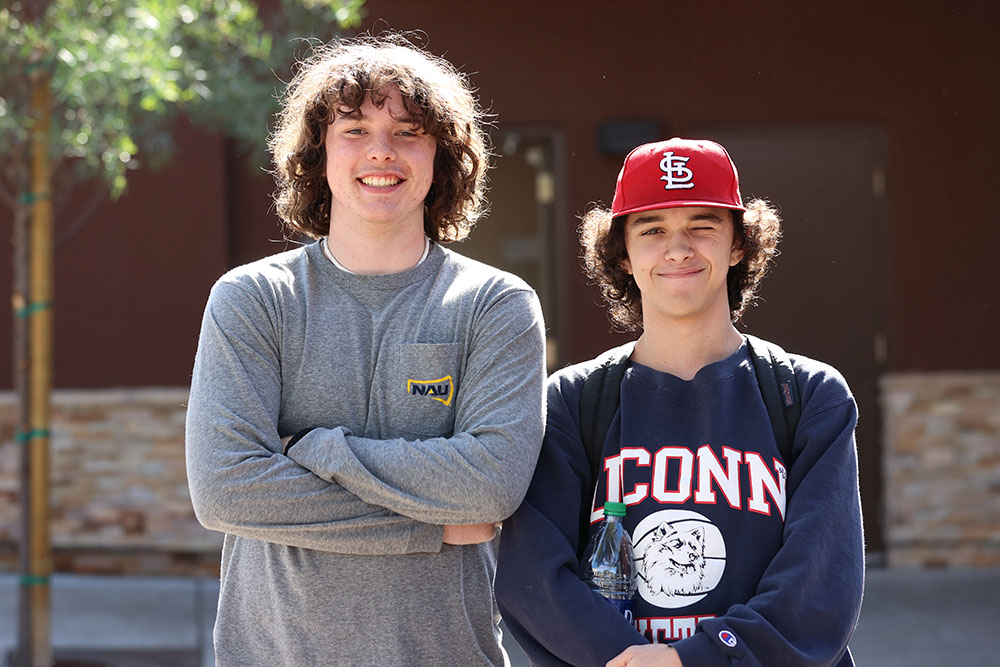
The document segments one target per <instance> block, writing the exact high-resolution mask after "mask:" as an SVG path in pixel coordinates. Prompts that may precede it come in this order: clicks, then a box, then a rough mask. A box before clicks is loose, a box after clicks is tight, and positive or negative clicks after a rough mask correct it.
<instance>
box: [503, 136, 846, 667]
mask: <svg viewBox="0 0 1000 667" xmlns="http://www.w3.org/2000/svg"><path fill="white" fill-rule="evenodd" d="M779 236H780V222H779V219H778V216H777V213H776V211H774V210H773V209H772V208H771V207H770V206H769V205H768V204H767V203H766V202H764V201H761V200H754V201H751V202H749V203H748V204H746V205H745V206H744V203H743V201H742V198H741V196H740V193H739V182H738V176H737V171H736V167H735V166H734V165H733V163H732V161H731V159H730V158H729V155H728V153H726V151H725V149H724V148H723V147H722V146H720V145H718V144H716V143H714V142H711V141H704V140H684V139H671V140H669V141H664V142H659V143H654V144H646V145H643V146H640V147H638V148H636V149H635V150H634V151H632V152H631V153H630V154H629V155H628V157H627V158H626V159H625V164H624V166H623V168H622V170H621V173H620V174H619V177H618V184H617V187H616V189H615V197H614V202H613V204H612V207H611V210H610V211H608V210H604V209H596V210H593V211H591V212H589V213H588V214H587V215H586V216H585V217H584V219H583V224H582V226H581V242H582V244H583V248H584V258H585V265H586V268H587V272H588V274H589V276H590V277H591V278H592V279H594V280H595V281H596V282H597V283H598V284H599V285H600V287H601V290H602V292H603V295H604V297H605V298H606V299H607V301H608V303H609V304H610V313H611V317H612V320H613V321H614V322H615V324H617V325H618V326H620V327H621V328H623V329H625V330H627V331H634V332H640V335H639V337H638V340H636V341H635V343H634V347H633V348H631V352H630V359H629V360H628V362H627V363H628V366H627V367H626V369H625V374H624V377H623V379H622V381H621V385H620V388H619V398H620V400H619V405H618V410H617V412H616V413H615V416H614V419H613V421H611V424H610V428H609V429H608V432H607V437H606V438H605V440H604V441H603V450H602V454H601V457H602V458H601V460H600V465H598V466H596V469H597V470H598V473H597V479H594V473H593V472H592V467H591V465H590V463H589V461H588V457H587V454H586V452H585V445H584V439H583V438H582V437H581V415H580V412H581V407H580V405H581V393H582V390H583V385H584V383H585V380H586V378H587V377H588V376H589V375H590V374H591V373H593V372H594V371H595V369H596V368H597V366H598V360H593V361H590V362H586V363H583V364H578V365H575V366H570V367H568V368H565V369H563V370H561V371H559V372H558V373H556V374H555V375H554V376H553V377H551V378H550V380H549V384H548V419H547V423H546V432H545V440H544V443H543V445H542V452H541V455H540V458H539V463H538V468H537V470H536V472H535V476H534V479H533V480H532V483H531V487H530V488H529V490H528V494H527V497H526V498H525V501H524V503H523V504H522V505H521V507H520V508H519V509H518V511H517V512H516V513H515V514H514V516H513V517H512V518H511V519H510V520H508V521H507V522H506V523H505V524H504V535H503V539H502V541H501V545H500V561H499V569H498V572H497V583H496V592H497V598H498V601H499V604H500V609H501V612H502V613H503V615H504V618H505V621H506V623H507V626H508V628H509V629H510V630H511V632H512V634H513V635H514V638H515V639H516V640H517V641H518V642H519V643H520V644H521V646H522V647H523V648H524V650H525V651H526V652H527V653H528V655H529V657H530V658H531V661H532V664H534V665H539V666H542V665H567V664H570V665H605V664H607V665H609V667H622V666H624V665H629V666H643V665H660V666H664V667H677V666H678V665H684V666H685V667H709V666H715V665H718V666H719V667H722V666H723V665H732V664H740V665H747V666H749V665H765V666H768V667H771V666H775V665H781V666H782V667H787V666H791V665H810V666H811V665H852V664H853V662H852V659H851V655H850V652H849V651H848V650H847V641H848V638H849V637H850V635H851V632H852V631H853V629H854V625H855V622H856V620H857V616H858V613H859V610H860V604H861V592H862V585H863V572H864V550H863V538H862V532H861V509H860V501H859V496H858V471H857V457H856V452H855V442H854V427H855V424H856V421H857V410H856V407H855V403H854V400H853V398H852V395H851V393H850V390H849V389H848V387H847V384H846V383H845V381H844V379H843V377H841V375H840V374H839V373H838V372H837V371H836V370H835V369H833V368H831V367H830V366H827V365H826V364H823V363H820V362H818V361H814V360H812V359H808V358H806V357H802V356H798V355H789V357H788V358H789V360H790V365H791V367H792V369H793V372H794V383H795V385H797V388H798V392H797V394H791V396H796V395H797V397H798V399H799V401H800V407H801V415H800V418H799V421H798V424H797V426H796V428H795V432H794V437H793V439H792V441H791V451H790V455H789V456H788V458H787V460H786V459H785V457H784V456H783V455H782V454H781V449H780V447H779V446H778V444H777V439H776V435H775V429H774V428H772V423H771V421H770V419H769V413H768V410H767V408H766V407H765V402H764V397H763V394H762V391H763V390H762V389H761V388H760V387H758V380H757V377H756V374H755V370H754V364H753V360H752V359H751V354H752V352H751V350H750V349H749V348H748V341H747V339H746V338H745V337H744V336H743V335H741V334H740V332H739V331H738V330H737V329H736V327H735V326H734V323H735V322H737V321H738V319H739V317H740V315H741V314H742V313H743V311H744V309H745V308H746V307H747V305H748V304H749V303H750V302H751V301H752V300H753V299H754V296H755V294H756V292H757V289H758V286H759V284H760V280H761V278H762V277H763V276H764V273H765V272H766V270H767V265H768V263H769V261H770V260H771V258H772V257H773V256H774V255H775V254H776V247H777V243H778V239H779ZM628 353H629V352H628V348H626V350H625V352H623V353H622V354H628ZM583 409H585V410H586V409H588V408H583ZM591 490H593V491H591ZM584 498H587V500H586V501H585V500H584ZM590 498H593V501H592V503H591V502H590V500H589V499H590ZM619 501H620V502H623V503H624V504H625V505H626V508H627V510H626V515H625V517H624V519H623V521H624V526H625V528H626V531H627V532H628V533H629V534H630V536H631V540H632V543H633V548H634V551H635V565H636V572H637V575H638V576H637V592H636V597H635V601H634V617H633V618H631V619H627V618H626V617H625V616H623V615H622V614H621V613H619V612H618V610H617V609H616V608H614V607H613V606H612V605H610V604H608V602H607V601H605V600H604V599H603V598H602V597H600V596H599V595H598V594H596V593H594V592H593V591H591V590H590V587H589V586H588V584H587V583H584V581H582V580H581V578H580V564H579V562H578V558H579V556H578V554H579V553H580V551H581V549H580V546H581V545H582V544H585V543H586V541H587V539H588V537H589V533H588V532H587V530H586V529H585V528H581V526H589V531H590V533H592V532H593V531H594V530H596V529H597V527H598V526H599V525H600V523H601V520H602V518H603V506H604V503H605V502H619ZM582 513H584V514H582ZM581 517H589V519H590V520H589V521H586V520H584V521H581Z"/></svg>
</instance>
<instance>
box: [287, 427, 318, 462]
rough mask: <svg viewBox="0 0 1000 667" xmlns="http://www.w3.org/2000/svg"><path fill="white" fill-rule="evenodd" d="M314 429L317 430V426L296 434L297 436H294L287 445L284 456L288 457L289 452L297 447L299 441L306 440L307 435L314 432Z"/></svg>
mask: <svg viewBox="0 0 1000 667" xmlns="http://www.w3.org/2000/svg"><path fill="white" fill-rule="evenodd" d="M314 428H316V427H315V426H310V427H309V428H304V429H302V430H301V431H299V432H298V433H296V434H295V435H293V436H292V437H291V439H290V440H289V441H288V442H287V443H286V444H285V448H284V449H283V450H282V452H281V453H282V454H284V455H285V456H288V450H289V449H291V448H292V447H293V446H294V445H295V443H296V442H298V441H299V440H301V439H302V438H304V437H305V436H306V434H307V433H309V432H310V431H312V430H313V429H314Z"/></svg>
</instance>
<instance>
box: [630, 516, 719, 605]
mask: <svg viewBox="0 0 1000 667" xmlns="http://www.w3.org/2000/svg"><path fill="white" fill-rule="evenodd" d="M632 540H633V544H634V545H635V560H636V569H637V570H638V574H639V577H638V584H639V595H640V596H642V597H643V598H644V599H645V600H646V601H647V602H649V603H651V604H654V605H656V606H657V607H661V608H666V609H677V608H680V607H686V606H688V605H691V604H694V603H695V602H697V601H698V600H700V599H702V598H703V597H705V596H706V595H708V594H709V593H710V592H712V590H713V589H715V587H716V586H718V585H719V581H720V580H721V579H722V573H723V571H724V570H725V566H726V565H725V564H726V546H725V542H724V541H723V539H722V533H721V532H719V529H718V528H717V527H716V526H715V525H713V524H712V523H711V522H710V521H709V520H708V519H707V518H705V517H704V516H702V515H701V514H698V513H697V512H691V511H687V510H664V511H661V512H655V513H654V514H651V515H649V516H647V517H646V518H644V519H643V520H642V521H640V522H639V525H638V526H636V528H635V531H634V532H633V534H632Z"/></svg>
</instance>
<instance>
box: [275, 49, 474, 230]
mask: <svg viewBox="0 0 1000 667" xmlns="http://www.w3.org/2000/svg"><path fill="white" fill-rule="evenodd" d="M392 86H396V87H397V88H398V89H399V92H400V94H401V96H402V99H403V105H404V106H405V108H406V111H407V113H408V114H409V115H410V116H411V117H412V118H413V120H414V121H415V122H416V124H417V126H418V127H419V129H420V130H422V131H424V132H426V133H427V134H430V135H431V136H433V137H435V139H436V140H437V150H436V152H435V156H434V180H433V183H432V185H431V188H430V191H429V192H428V194H427V198H426V199H425V201H424V231H425V233H426V234H427V236H429V237H430V238H431V239H433V240H434V241H438V242H450V241H460V240H462V239H464V238H465V237H466V236H468V235H469V231H470V230H471V229H472V227H473V226H474V225H475V223H476V221H477V220H478V219H479V217H480V216H481V215H482V213H483V210H484V208H485V200H484V194H485V180H486V171H487V169H489V167H490V164H489V159H490V151H489V147H488V144H487V138H486V134H485V132H484V131H483V124H484V119H485V114H484V112H483V111H482V109H481V108H480V107H479V105H478V103H477V102H476V99H475V97H474V95H473V89H472V87H471V85H470V84H469V83H468V81H467V80H466V78H465V77H464V76H463V75H462V74H461V73H459V72H458V70H456V69H455V68H454V67H453V66H452V65H451V64H450V63H448V62H447V61H446V60H444V59H442V58H438V57H437V56H434V55H431V54H430V53H428V52H426V51H424V50H423V49H421V48H419V47H417V46H415V45H414V44H413V43H411V42H410V41H409V40H408V39H407V38H406V37H404V36H403V35H400V34H398V33H386V34H382V35H379V36H377V37H372V36H363V37H358V38H354V39H344V40H339V41H335V42H331V43H330V44H326V45H321V46H317V47H314V48H313V50H312V53H311V55H310V56H309V57H308V58H307V59H306V60H304V61H303V62H302V63H301V64H300V67H299V69H298V72H297V73H296V74H295V77H294V78H293V79H292V82H291V83H290V84H289V85H288V88H287V90H286V91H285V94H284V96H283V98H282V109H281V111H280V112H279V114H278V122H277V125H276V127H275V130H274V132H273V133H272V135H271V137H270V138H269V140H268V148H269V149H270V151H271V153H272V155H273V160H274V170H273V174H274V178H275V181H276V183H277V188H276V190H275V192H274V201H275V204H276V205H277V210H278V215H279V216H280V217H281V219H282V220H283V221H284V222H285V224H287V225H288V226H289V227H291V228H292V229H294V230H295V231H297V232H300V233H302V234H305V235H306V236H310V237H313V238H318V237H320V236H324V235H326V234H327V233H328V232H329V229H330V203H331V193H330V187H329V185H328V184H327V180H326V150H325V142H326V132H327V127H328V126H329V124H330V123H332V122H333V120H334V119H335V118H336V116H337V114H342V115H348V114H351V113H356V112H357V111H358V110H359V109H360V108H361V106H362V105H363V104H364V103H365V100H366V99H370V100H371V101H372V103H373V104H374V105H375V106H376V107H379V108H381V107H382V105H383V104H385V101H386V99H387V97H388V95H389V92H390V90H389V89H390V88H391V87H392Z"/></svg>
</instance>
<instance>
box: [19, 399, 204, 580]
mask: <svg viewBox="0 0 1000 667" xmlns="http://www.w3.org/2000/svg"><path fill="white" fill-rule="evenodd" d="M187 394H188V392H187V389H186V388H185V389H125V390H87V391H56V392H54V394H53V399H52V412H53V415H52V416H53V423H52V440H51V441H50V444H51V461H52V495H51V498H52V506H51V535H52V546H53V559H54V563H53V565H54V568H55V570H56V571H59V572H87V573H106V574H115V573H129V574H195V573H199V574H211V573H217V572H218V564H219V550H220V548H221V544H222V536H221V534H219V533H213V532H211V531H208V530H206V529H204V528H202V527H201V525H200V524H198V522H197V520H196V519H195V517H194V510H193V509H192V507H191V499H190V496H189V494H188V488H187V477H186V474H185V469H184V413H185V403H186V402H187ZM16 410H17V405H16V397H15V396H14V395H13V394H12V393H11V392H3V393H0V570H9V571H12V570H16V568H17V543H18V541H19V540H20V524H21V519H20V507H19V503H18V499H19V496H20V489H19V485H20V482H19V479H18V469H19V461H20V454H19V452H18V447H19V445H18V444H16V443H15V441H14V424H15V421H16V419H15V416H16Z"/></svg>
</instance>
